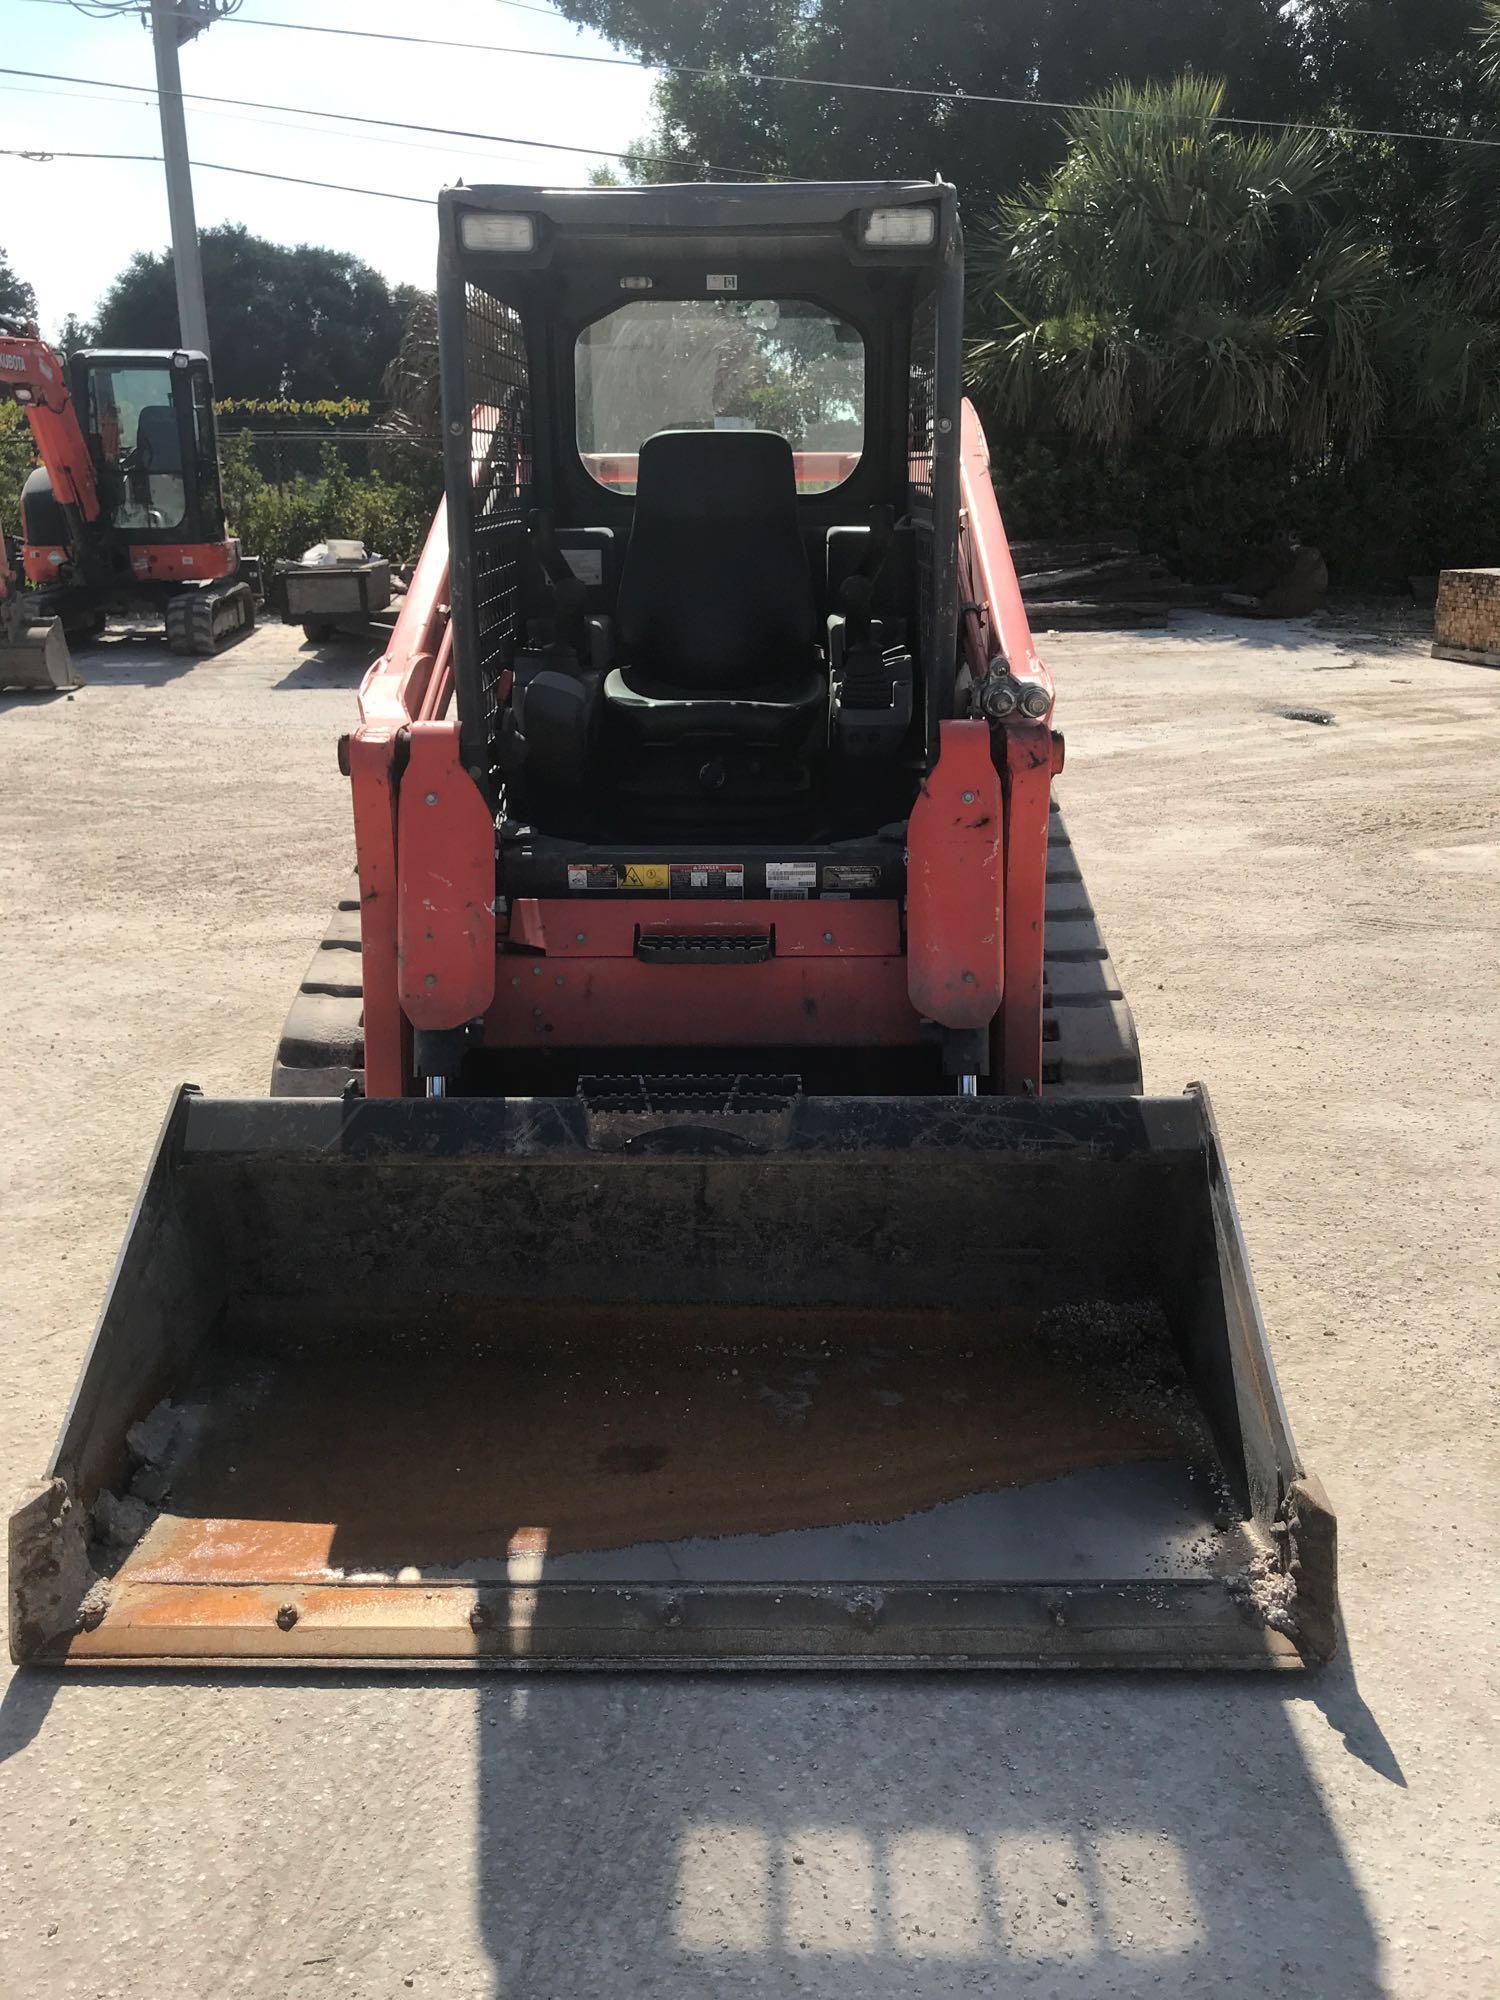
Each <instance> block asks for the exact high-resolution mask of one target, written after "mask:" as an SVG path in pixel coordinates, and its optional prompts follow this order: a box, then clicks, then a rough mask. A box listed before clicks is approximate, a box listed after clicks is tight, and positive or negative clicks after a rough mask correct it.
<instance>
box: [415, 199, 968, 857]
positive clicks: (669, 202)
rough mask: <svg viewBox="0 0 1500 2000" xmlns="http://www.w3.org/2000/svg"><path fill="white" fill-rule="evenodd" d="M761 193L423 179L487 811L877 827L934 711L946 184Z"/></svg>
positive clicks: (893, 816)
mask: <svg viewBox="0 0 1500 2000" xmlns="http://www.w3.org/2000/svg"><path fill="white" fill-rule="evenodd" d="M788 198H790V200H791V203H792V205H793V207H794V208H797V209H800V210H801V211H802V212H803V218H804V219H803V220H802V222H801V224H800V226H798V225H794V226H791V227H788V226H787V208H788ZM758 200H759V198H757V197H753V196H751V195H750V192H749V191H748V190H746V191H743V192H738V193H737V192H736V191H731V190H726V189H722V188H714V187H701V186H695V187H691V188H662V189H640V190H589V191H581V190H580V191H577V192H574V191H568V192H565V193H554V192H542V193H539V192H538V191H536V190H534V189H528V190H520V189H479V190H457V191H454V192H452V193H451V194H447V195H445V196H444V197H443V205H444V206H443V258H442V267H441V271H440V285H439V318H440V327H441V330H442V339H443V353H444V382H445V398H446V406H445V417H446V420H447V421H446V431H447V435H448V440H449V444H448V493H449V510H450V524H451V533H452V548H453V552H454V554H453V569H454V579H453V622H454V630H455V660H456V680H457V685H458V706H459V717H460V723H461V726H462V728H463V731H464V736H465V762H466V764H467V765H468V767H469V769H470V770H471V771H472V772H474V773H475V774H476V776H478V777H479V778H480V780H481V783H482V784H483V786H484V788H485V789H486V791H487V793H488V795H489V797H490V799H491V801H492V803H493V805H494V806H495V809H496V814H497V821H499V822H500V823H501V824H502V828H503V827H504V826H506V825H509V826H515V825H517V824H524V825H525V826H526V827H527V828H528V829H529V830H532V831H534V832H536V833H539V834H541V835H543V836H555V837H558V838H561V839H568V840H574V841H580V840H581V841H585V842H589V841H594V842H597V841H600V840H605V841H608V840H612V839H633V840H637V841H639V840H641V839H652V838H655V839H660V840H663V841H673V840H681V839H689V838H691V839H695V840H705V839H707V840H713V839H727V840H741V841H744V840H752V841H753V840H765V841H777V840H785V839H794V840H799V841H823V840H837V839H843V838H849V837H851V836H859V835H867V834H870V833H873V832H874V831H875V830H876V829H878V828H880V827H882V826H884V825H887V824H888V823H891V822H895V821H899V820H902V819H904V818H905V816H906V814H907V812H908V811H909V810H910V806H911V803H912V800H913V798H914V797H915V794H916V789H917V785H918V783H919V780H920V777H921V774H922V772H923V770H924V769H925V768H926V767H927V765H928V764H929V763H930V761H931V756H932V754H933V752H934V750H935V736H936V724H937V721H938V719H939V718H940V717H941V716H942V715H944V714H951V713H952V712H953V705H954V677H955V670H956V657H957V642H956V615H957V614H956V603H955V593H954V583H953V574H952V564H951V559H949V560H945V559H942V558H940V557H939V556H938V555H937V551H939V550H950V551H951V548H952V546H953V543H954V541H955V539H956V519H957V503H956V493H957V458H956V446H957V434H956V424H955V422H954V420H953V418H952V417H951V416H950V417H949V418H948V419H947V421H946V422H944V423H939V422H938V421H937V420H936V411H937V404H938V398H939V394H940V391H939V387H938V384H939V377H940V375H941V378H942V383H943V388H942V391H941V393H942V394H943V395H944V396H946V397H947V398H948V400H950V401H951V403H952V406H953V409H954V410H955V411H956V407H957V393H958V338H959V311H960V307H959V295H960V294H961V270H960V266H959V248H958V230H957V219H956V215H955V213H954V210H953V202H952V190H951V189H948V188H945V187H942V186H941V185H937V184H930V183H916V184H911V183H901V184H897V185H894V186H891V187H889V188H882V187H876V188H872V187H871V186H870V185H869V184H863V185H858V186H853V185H851V186H848V187H843V186H839V185H832V186H815V187H806V188H801V189H785V190H781V189H778V190H777V191H776V204H777V214H776V221H775V225H774V227H773V226H771V224H770V223H769V220H768V219H766V218H762V217H761V216H760V215H759V213H758ZM455 361H460V362H461V365H458V366H455Z"/></svg>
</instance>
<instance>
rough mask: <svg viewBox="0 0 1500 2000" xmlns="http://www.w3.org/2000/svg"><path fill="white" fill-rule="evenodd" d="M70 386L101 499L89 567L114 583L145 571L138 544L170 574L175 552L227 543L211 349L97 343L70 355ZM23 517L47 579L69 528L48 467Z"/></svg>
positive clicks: (37, 577)
mask: <svg viewBox="0 0 1500 2000" xmlns="http://www.w3.org/2000/svg"><path fill="white" fill-rule="evenodd" d="M68 383H69V389H70V392H71V395H72V401H73V407H74V408H75V410H76V411H77V412H78V417H79V422H80V424H81V426H82V429H83V434H84V437H85V439H86V440H87V444H88V451H89V456H90V459H91V461H92V465H93V472H94V478H95V481H96V486H97V491H98V496H99V505H100V514H99V518H98V522H97V525H96V527H95V529H94V532H93V533H92V534H91V535H90V536H89V537H88V539H87V542H86V544H85V552H84V554H83V557H82V561H81V564H80V565H79V566H80V567H81V568H82V569H83V571H84V572H85V573H86V574H88V575H90V576H92V577H93V578H94V579H96V580H97V582H98V583H99V584H100V585H105V586H107V585H108V584H109V583H110V582H112V581H114V580H115V579H116V578H118V577H127V578H128V577H129V576H130V575H131V574H132V572H138V571H139V570H140V569H141V568H142V567H144V565H142V564H141V563H139V562H137V561H135V560H134V559H133V557H132V550H133V549H137V548H139V549H152V548H154V549H157V550H159V551H161V552H162V555H161V556H159V557H158V558H157V561H156V563H155V564H153V565H152V567H153V568H154V569H160V570H161V571H162V573H163V574H165V573H166V567H167V565H168V564H169V563H170V561H171V558H170V557H167V556H166V552H167V551H169V550H171V551H178V550H181V549H183V548H184V547H188V548H191V547H193V546H196V545H208V544H217V543H222V541H223V539H224V498H223V492H222V488H221V486H220V482H219V446H218V432H217V428H216V426H215V422H214V407H213V385H212V382H211V379H210V376H209V367H208V357H207V355H204V354H197V353H192V352H190V351H188V350H187V349H186V348H177V349H174V350H170V351H163V352H160V353H149V352H143V351H139V350H136V351H132V352H119V351H105V350H99V349H90V350H86V351H84V352H80V353H77V354H74V355H72V356H71V357H70V358H69V361H68ZM21 518H22V524H23V527H24V530H25V536H26V541H27V544H28V562H27V570H28V574H29V575H30V576H31V577H32V579H33V580H34V581H35V582H38V583H41V582H45V581H48V580H49V578H48V576H47V571H48V569H52V570H55V569H57V568H58V567H60V566H61V565H60V564H58V563H54V562H52V561H51V560H50V558H51V555H52V553H53V552H54V551H57V550H64V551H66V550H67V548H68V543H69V531H68V523H67V521H66V518H65V516H64V512H63V509H62V508H61V506H60V505H59V504H58V502H57V500H56V498H55V497H54V493H53V486H52V480H51V478H50V476H49V474H48V473H47V471H46V469H45V468H44V467H43V468H38V470H37V471H36V472H34V473H32V474H31V476H30V478H29V479H28V480H27V482H26V486H25V488H24V490H23V492H22V496H21ZM72 559H73V558H72V557H71V556H65V557H64V560H72ZM179 566H180V562H179Z"/></svg>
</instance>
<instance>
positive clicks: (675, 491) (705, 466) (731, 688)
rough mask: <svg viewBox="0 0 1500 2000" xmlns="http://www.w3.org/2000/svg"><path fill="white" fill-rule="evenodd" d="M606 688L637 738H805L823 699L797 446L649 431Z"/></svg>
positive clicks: (780, 440)
mask: <svg viewBox="0 0 1500 2000" xmlns="http://www.w3.org/2000/svg"><path fill="white" fill-rule="evenodd" d="M615 623H616V634H617V640H618V651H619V656H620V658H621V659H622V660H623V661H624V665H623V666H620V667H617V668H616V669H615V670H614V671H613V672H612V673H611V674H610V675H609V677H608V679H607V680H606V681H605V683H604V696H605V700H606V702H607V703H608V704H609V709H610V713H611V715H612V716H613V717H614V718H615V720H616V721H617V722H618V723H619V724H621V725H622V726H625V727H627V728H628V729H629V731H630V733H632V734H633V735H635V736H637V737H638V738H639V739H640V740H641V741H644V742H657V743H665V742H671V741H673V740H675V739H677V738H680V737H685V736H703V735H721V734H724V735H730V736H734V737H737V738H739V739H740V740H742V741H747V742H758V743H778V742H783V741H786V740H787V739H790V738H793V737H799V736H805V735H806V734H807V732H808V730H809V728H810V727H811V726H812V725H813V723H814V722H815V721H816V720H817V718H818V717H819V716H820V715H821V714H824V713H826V711H827V707H828V677H827V672H826V669H825V668H824V665H823V662H822V659H821V656H820V654H819V652H818V646H817V606H816V603H815V600H814V597H813V583H812V574H811V571H810V569H809V566H808V561H807V550H806V548H805V546H804V544H803V540H802V532H801V527H800V524H799V522H798V519H797V474H796V467H795V464H794V462H793V459H792V448H791V446H790V445H789V444H788V443H787V441H786V439H785V438H784V437H779V436H778V435H777V434H776V433H775V432H774V431H732V430H726V431H707V430H704V431H658V432H657V434H656V436H655V437H650V438H647V440H646V442H645V444H643V445H642V447H641V455H640V464H639V469H638V472H637V475H636V492H635V515H634V519H633V521H632V523H631V529H630V541H629V543H628V545H627V547H626V550H625V561H624V565H623V568H622V570H621V575H620V589H619V597H618V601H617V605H616V613H615Z"/></svg>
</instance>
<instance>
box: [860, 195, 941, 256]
mask: <svg viewBox="0 0 1500 2000" xmlns="http://www.w3.org/2000/svg"><path fill="white" fill-rule="evenodd" d="M936 238H937V210H936V209H935V208H932V207H930V206H928V205H927V204H926V203H923V204H921V205H920V206H918V207H916V208H872V209H870V210H868V211H867V213H866V215H865V219H864V226H863V227H862V228H861V230H860V239H861V241H862V242H864V243H865V244H867V245H868V246H869V248H870V249H872V250H914V249H920V248H921V247H922V245H923V244H926V243H932V242H934V241H935V240H936Z"/></svg>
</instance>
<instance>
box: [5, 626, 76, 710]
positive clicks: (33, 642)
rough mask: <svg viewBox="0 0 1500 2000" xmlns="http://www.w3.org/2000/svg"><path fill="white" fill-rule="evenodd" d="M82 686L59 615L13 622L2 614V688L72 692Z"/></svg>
mask: <svg viewBox="0 0 1500 2000" xmlns="http://www.w3.org/2000/svg"><path fill="white" fill-rule="evenodd" d="M82 686H83V682H82V681H81V680H80V679H79V678H78V676H77V674H76V673H75V672H74V670H73V656H72V654H71V653H70V652H69V651H68V640H67V635H66V634H65V633H64V631H63V623H62V620H61V619H60V618H29V619H20V620H18V621H17V622H16V623H15V624H13V625H12V624H11V623H9V622H7V621H6V620H5V618H4V617H3V616H0V691H4V690H8V689H11V688H42V689H48V690H51V691H52V692H53V693H56V694H70V693H71V692H72V691H73V690H74V689H75V688H80V687H82Z"/></svg>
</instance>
